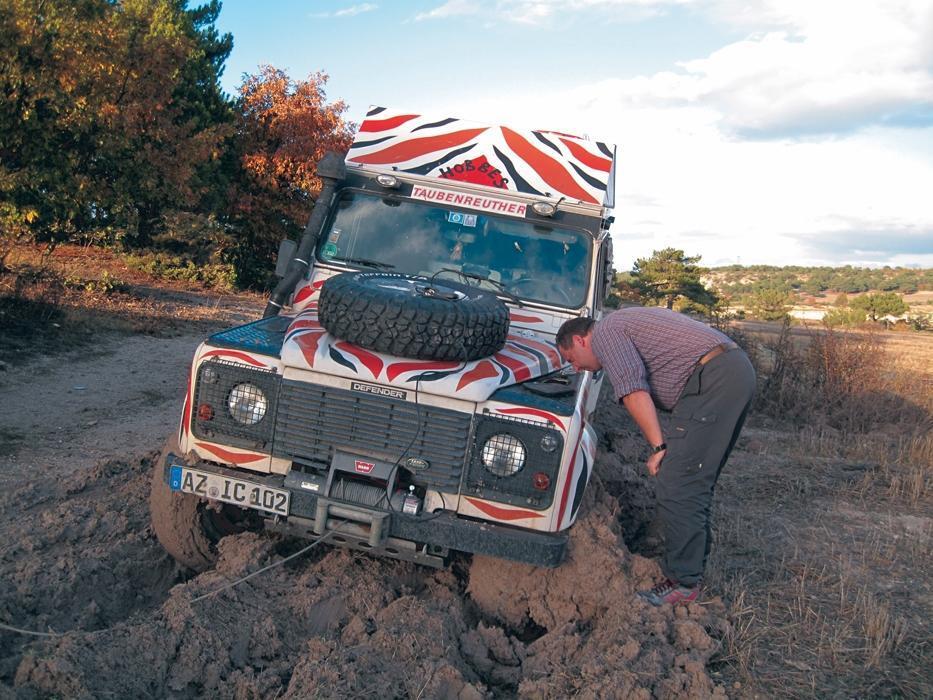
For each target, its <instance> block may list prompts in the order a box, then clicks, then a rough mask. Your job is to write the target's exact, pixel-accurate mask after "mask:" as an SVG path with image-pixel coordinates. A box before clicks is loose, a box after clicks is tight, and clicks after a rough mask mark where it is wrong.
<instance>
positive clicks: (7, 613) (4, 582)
mask: <svg viewBox="0 0 933 700" xmlns="http://www.w3.org/2000/svg"><path fill="white" fill-rule="evenodd" d="M128 293H129V294H130V295H133V294H136V295H137V296H139V297H142V296H143V292H141V291H140V290H139V289H138V288H135V289H131V290H130V291H129V292H128ZM147 293H148V292H147ZM156 293H157V294H161V295H162V296H160V297H159V299H160V301H159V304H166V305H170V306H160V307H159V308H160V309H162V311H163V312H164V311H165V309H166V308H168V309H169V311H168V312H167V313H161V315H159V316H158V317H157V318H155V317H153V316H149V317H147V318H148V320H147V322H146V324H145V327H144V328H143V329H142V331H143V332H144V333H146V334H145V335H139V334H138V333H139V329H138V328H136V329H135V330H133V329H131V330H130V331H129V332H128V331H127V329H126V328H118V329H112V330H111V331H108V332H107V333H101V334H99V335H95V336H93V337H92V338H91V339H90V340H89V341H88V342H84V343H83V344H82V345H81V346H80V347H79V348H77V349H74V350H67V349H66V348H67V344H66V345H65V346H62V344H60V343H59V344H58V345H57V346H56V347H54V348H51V346H49V345H41V346H40V347H42V348H43V352H45V349H48V352H46V354H43V355H38V356H36V355H33V356H32V357H31V358H29V359H28V360H22V359H18V360H17V361H16V362H6V363H2V362H0V571H2V576H0V700H7V699H12V698H15V699H17V700H22V699H33V698H48V697H64V698H106V697H118V698H123V697H134V698H145V697H159V698H161V697H170V698H193V697H203V696H207V697H229V698H237V699H243V700H247V699H250V700H251V699H254V698H256V699H259V698H311V697H354V698H355V697H360V698H362V697H378V698H388V697H399V698H460V699H462V700H468V699H470V700H472V699H480V698H507V697H516V696H519V697H528V698H563V697H582V698H603V697H626V698H628V697H634V698H655V697H657V698H678V697H690V698H695V697H726V696H727V695H728V696H740V697H769V696H774V695H775V694H782V695H792V696H797V697H812V696H813V695H819V696H825V697H856V696H858V697H868V696H872V697H877V696H898V697H929V695H930V693H931V691H933V680H931V675H930V671H929V669H930V663H929V661H930V656H929V653H930V649H929V639H930V634H931V633H933V629H931V622H930V620H931V619H933V598H931V594H930V584H929V581H930V579H931V578H933V575H931V566H930V551H931V547H930V542H931V533H933V527H931V523H933V519H931V513H930V507H929V503H928V502H926V501H925V500H924V499H922V498H921V499H920V500H919V501H918V502H913V503H912V505H910V506H909V507H905V506H904V505H903V503H902V502H896V501H891V500H890V499H889V500H888V501H884V499H881V498H879V499H876V500H875V501H874V502H873V503H872V504H871V505H866V503H865V502H864V500H861V501H860V500H859V498H864V494H865V493H869V492H868V489H869V488H881V487H880V486H879V487H875V486H874V485H873V484H874V483H875V482H873V481H872V482H869V481H864V483H865V484H867V486H859V484H862V483H863V482H862V481H860V479H863V476H865V475H867V473H868V472H869V471H871V469H873V467H871V466H870V465H867V464H853V463H852V462H851V460H850V461H849V462H844V461H842V460H832V459H830V458H822V457H820V458H817V457H815V456H813V455H811V454H809V453H808V452H807V451H806V449H805V448H801V447H799V445H800V444H803V443H801V440H802V437H801V436H800V435H792V434H788V433H783V432H779V431H776V430H773V429H772V428H770V427H769V426H768V425H766V424H765V423H763V422H760V421H758V419H756V418H755V417H753V419H752V421H751V422H750V425H749V427H748V428H747V429H746V431H745V433H744V434H743V437H742V439H741V440H740V442H739V444H738V446H737V449H736V452H735V453H734V455H733V458H732V460H731V461H730V467H731V468H730V469H727V470H726V472H725V473H724V475H723V479H722V481H721V483H720V489H719V494H718V500H717V506H716V518H717V523H718V529H717V535H716V541H717V545H716V547H715V548H714V558H715V559H714V563H715V566H714V567H712V568H713V569H714V571H713V572H712V573H713V576H712V577H711V586H710V590H709V591H708V592H707V593H706V594H705V595H704V597H703V598H702V599H701V601H702V602H701V603H700V604H691V605H688V606H684V607H679V608H676V609H672V608H665V609H655V608H652V607H651V606H649V605H647V604H646V603H644V602H642V601H641V600H639V599H638V598H637V597H636V596H635V591H636V590H638V589H639V588H642V587H646V586H648V585H650V584H652V583H653V582H654V581H656V580H657V578H658V577H659V570H658V568H657V565H656V564H655V562H654V560H653V559H651V558H650V556H651V555H652V554H655V553H656V548H657V539H656V537H655V536H654V532H653V527H652V492H651V482H650V479H648V478H647V477H646V476H645V475H644V474H643V471H642V467H641V464H642V460H643V459H644V458H645V454H644V453H643V452H644V450H643V445H642V441H641V440H640V439H639V438H638V437H637V435H636V430H635V428H634V427H633V425H632V424H631V422H630V421H629V420H628V419H627V418H626V416H625V414H624V411H623V410H622V409H620V408H619V407H618V406H616V405H614V404H613V403H612V402H611V401H609V400H608V397H607V396H603V397H602V402H601V405H600V409H599V411H598V422H597V428H598V430H599V434H600V440H599V451H598V456H597V461H596V467H595V470H596V473H595V475H594V478H593V479H592V481H591V483H590V487H589V489H588V490H587V494H586V499H585V503H584V505H583V507H582V509H581V515H580V518H579V520H578V522H577V524H576V525H575V526H574V528H573V530H572V533H571V544H570V549H569V554H568V560H567V561H566V562H565V563H564V564H563V565H562V566H560V567H559V568H557V569H554V570H545V569H539V568H532V567H528V566H524V565H520V564H514V563H509V562H504V561H501V560H495V559H488V558H484V557H470V556H467V555H462V556H458V557H455V558H454V560H453V561H452V563H451V565H450V567H449V568H447V569H444V570H434V569H429V568H423V567H419V566H416V565H413V564H409V563H406V562H397V561H391V560H382V559H375V558H371V557H368V556H365V555H362V554H358V553H354V552H350V551H348V550H342V549H335V548H330V547H329V546H327V545H322V546H319V547H314V548H312V549H310V551H307V552H306V553H302V554H300V555H299V556H295V557H294V558H292V559H289V560H288V561H287V562H285V563H281V564H278V563H280V562H283V560H284V559H286V558H287V557H289V556H291V555H294V554H296V553H297V552H299V551H300V550H301V549H302V548H304V547H306V546H307V544H308V543H307V542H306V541H298V540H290V539H283V538H281V537H279V536H276V535H272V534H269V533H258V534H257V533H246V534H241V535H236V536H231V537H228V538H226V539H224V540H223V541H222V542H221V544H220V558H219V561H218V562H217V564H216V566H215V567H214V568H212V569H210V570H209V571H207V572H204V573H202V574H200V575H197V576H193V575H192V574H190V572H186V571H184V570H182V569H181V568H180V567H179V566H178V565H177V564H175V563H174V562H173V560H171V559H170V558H169V557H168V556H167V555H166V554H165V553H164V551H163V550H162V548H161V547H160V546H159V544H158V542H157V541H156V539H155V537H154V535H153V533H152V529H151V527H150V523H149V512H148V505H147V499H148V492H149V478H150V472H151V469H152V466H153V463H154V460H155V459H156V457H157V454H158V450H159V448H160V447H161V445H162V443H163V441H164V439H165V437H166V435H168V434H169V432H170V431H172V430H173V429H174V428H175V426H176V424H177V421H178V419H179V413H180V408H181V405H180V401H181V397H182V393H183V391H184V387H185V375H186V371H187V367H188V363H189V362H190V358H191V356H192V353H193V351H194V349H195V347H196V345H197V343H198V342H200V341H201V340H202V339H203V338H204V337H205V335H206V334H207V333H209V332H211V331H212V330H219V329H220V328H222V327H226V326H229V325H233V324H236V323H239V322H244V321H246V320H250V319H252V318H257V317H258V316H259V314H260V313H261V309H262V300H261V299H260V298H258V297H241V298H240V299H239V300H232V299H221V298H218V297H217V295H211V294H209V293H202V292H192V291H190V290H187V291H186V290H173V291H170V292H166V291H165V290H164V289H163V290H161V291H160V290H157V292H156ZM166 295H168V296H166ZM149 308H150V309H151V306H150V307H149ZM0 345H2V343H0ZM17 357H19V355H18V356H17ZM803 437H806V436H803ZM819 439H820V440H823V439H824V437H823V436H822V435H821V436H820V437H819ZM807 440H810V442H806V444H807V445H810V444H816V442H815V440H816V438H807ZM801 449H804V452H803V454H804V456H803V457H801V456H800V454H801V453H800V450H801ZM865 478H866V479H867V476H865ZM853 484H854V485H855V486H858V490H856V489H855V486H853ZM885 488H887V487H885ZM856 491H858V493H859V494H862V495H859V496H858V497H856V495H855V494H856ZM872 493H874V492H872ZM840 494H842V495H840ZM869 495H871V494H869ZM895 512H896V513H898V515H897V516H896V517H895V516H891V515H890V514H891V513H895ZM853 523H854V524H855V525H853ZM879 523H880V525H879ZM856 526H857V527H856ZM829 532H832V533H833V534H834V536H833V537H832V538H829V537H827V535H826V533H829ZM839 533H842V534H843V536H839ZM865 552H869V553H871V555H872V556H867V555H866V554H864V553H865ZM855 553H861V554H862V557H861V559H858V558H857V557H856V556H855ZM837 562H845V564H846V567H847V568H846V569H845V571H843V569H842V568H841V567H837V565H836V564H837ZM827 564H829V565H827ZM270 565H275V566H273V567H272V568H270V569H268V570H265V571H262V572H261V573H259V574H258V575H256V576H254V577H252V578H249V579H248V580H246V581H242V582H240V583H237V584H236V585H232V586H231V585H230V584H231V583H232V582H234V581H237V580H238V579H241V578H242V577H244V576H246V575H248V574H251V573H254V572H257V571H259V570H260V569H263V568H264V567H267V566H270ZM821 565H822V569H821V568H820V566H821ZM850 571H851V574H852V576H853V577H854V578H847V576H849V573H848V572H850ZM853 582H855V583H856V585H854V586H853ZM851 591H854V594H853V593H851ZM719 593H723V594H724V597H725V600H726V602H725V603H724V602H723V600H721V599H720V598H719V597H718V594H719ZM850 596H851V599H850ZM884 600H892V601H897V605H896V607H890V606H887V605H886V604H882V605H881V606H880V607H878V606H876V607H874V608H873V607H872V606H871V605H869V603H871V602H872V601H884ZM866 601H868V602H866ZM879 610H881V612H884V614H885V615H886V617H884V618H883V619H882V618H881V617H880V616H879V615H880V614H879V612H878V611H879ZM843 625H844V627H843ZM859 625H861V626H859ZM11 628H16V630H14V629H11ZM878 630H880V632H879V631H878ZM827 639H829V642H830V643H829V644H828V645H827ZM873 640H874V642H873ZM873 643H874V647H872V646H871V645H872V644H873ZM835 644H838V645H837V646H834V645H835ZM872 648H873V649H874V652H872V653H874V654H875V655H874V656H870V655H869V651H871V649H872ZM866 650H868V651H866Z"/></svg>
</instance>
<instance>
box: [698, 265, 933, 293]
mask: <svg viewBox="0 0 933 700" xmlns="http://www.w3.org/2000/svg"><path fill="white" fill-rule="evenodd" d="M702 279H703V283H704V284H705V285H706V286H707V287H710V288H712V289H714V290H716V291H717V292H719V293H725V294H728V295H730V296H741V295H744V294H750V293H754V292H756V291H759V290H761V289H775V288H776V289H782V290H784V291H787V292H790V293H795V294H803V295H809V296H816V297H820V296H827V295H830V294H833V293H836V294H838V293H840V292H844V293H847V294H860V293H863V292H897V293H899V294H914V293H916V292H920V291H930V290H933V269H917V268H907V267H882V268H875V269H872V268H864V267H851V266H849V265H846V266H845V267H801V266H797V265H790V266H787V267H775V266H772V265H750V266H743V265H729V266H727V267H714V268H710V269H708V270H706V271H705V272H704V274H703V278H702Z"/></svg>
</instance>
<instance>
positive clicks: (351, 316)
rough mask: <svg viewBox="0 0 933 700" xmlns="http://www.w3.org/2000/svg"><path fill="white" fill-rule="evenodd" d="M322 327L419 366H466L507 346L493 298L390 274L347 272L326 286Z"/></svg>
mask: <svg viewBox="0 0 933 700" xmlns="http://www.w3.org/2000/svg"><path fill="white" fill-rule="evenodd" d="M318 316H319V319H320V321H321V325H322V326H324V328H326V329H327V331H328V332H330V333H331V334H332V335H334V336H336V337H337V338H340V339H342V340H346V341H349V342H351V343H353V344H354V345H359V346H360V347H362V348H367V349H369V350H375V351H376V352H384V353H387V354H389V355H395V356H397V357H410V358H414V359H418V360H448V361H457V360H459V361H470V360H478V359H480V358H482V357H488V356H489V355H492V354H494V353H496V352H498V351H499V350H501V349H502V346H503V345H505V340H506V336H507V335H508V331H509V311H508V308H507V307H506V305H505V304H504V303H502V301H501V300H500V299H499V298H498V297H497V296H496V295H495V294H493V293H492V292H487V291H485V290H482V289H478V288H477V287H472V286H469V285H465V284H460V283H457V282H449V281H447V280H436V281H433V282H431V281H428V280H426V279H425V278H423V277H414V276H412V275H402V274H396V273H390V272H345V273H343V274H339V275H335V276H334V277H331V278H329V279H328V280H327V281H326V282H324V286H323V287H322V288H321V297H320V301H319V304H318Z"/></svg>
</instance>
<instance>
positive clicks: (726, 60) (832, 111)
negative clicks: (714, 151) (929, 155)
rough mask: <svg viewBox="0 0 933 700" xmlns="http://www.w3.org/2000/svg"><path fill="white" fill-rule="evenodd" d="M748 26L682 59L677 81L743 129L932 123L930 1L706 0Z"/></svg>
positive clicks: (687, 94)
mask: <svg viewBox="0 0 933 700" xmlns="http://www.w3.org/2000/svg"><path fill="white" fill-rule="evenodd" d="M711 11H712V12H713V13H714V14H715V15H716V16H719V17H724V18H728V19H730V20H731V21H732V22H733V24H736V25H741V26H744V27H747V28H752V29H754V28H759V29H762V28H763V29H768V28H770V29H774V28H776V27H781V28H782V29H781V30H780V31H764V32H761V33H754V34H752V35H750V36H749V37H748V38H746V39H745V40H743V41H739V42H736V43H733V44H730V45H728V46H725V47H723V48H722V49H720V50H719V51H716V52H714V53H712V54H711V55H710V56H708V57H706V58H702V59H696V60H692V61H686V62H684V63H683V64H681V65H682V68H683V69H684V70H685V72H686V73H685V74H678V75H677V77H676V79H677V81H678V82H679V85H678V88H679V91H680V93H681V95H682V97H683V98H684V99H686V100H692V101H702V102H703V103H705V104H708V105H711V106H714V107H715V108H716V109H718V110H719V111H720V112H721V113H722V115H723V125H724V127H727V128H730V129H733V130H735V131H736V132H738V133H742V134H758V135H773V134H778V135H781V134H786V133H796V132H800V133H806V132H809V133H820V132H831V131H839V130H847V129H853V128H859V127H861V126H864V125H865V124H870V123H880V122H890V121H894V122H898V121H901V122H918V121H919V122H922V123H926V124H930V123H933V42H931V41H930V37H931V36H933V3H930V2H929V0H872V1H867V0H853V1H850V2H838V1H835V0H824V1H822V2H803V1H802V0H781V1H780V2H778V1H777V0H761V1H759V2H758V3H747V2H742V3H738V2H736V0H714V2H713V4H712V5H711Z"/></svg>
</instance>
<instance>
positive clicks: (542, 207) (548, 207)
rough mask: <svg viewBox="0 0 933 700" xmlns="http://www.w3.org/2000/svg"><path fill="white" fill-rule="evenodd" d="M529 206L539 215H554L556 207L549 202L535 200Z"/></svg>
mask: <svg viewBox="0 0 933 700" xmlns="http://www.w3.org/2000/svg"><path fill="white" fill-rule="evenodd" d="M531 208H532V209H533V210H534V212H535V214H538V215H539V216H554V214H556V213H557V207H555V206H554V205H553V204H551V203H550V202H535V203H534V204H532V205H531Z"/></svg>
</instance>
